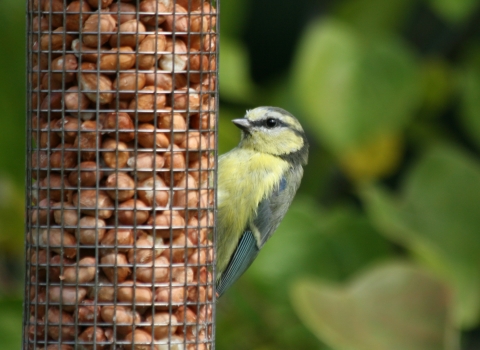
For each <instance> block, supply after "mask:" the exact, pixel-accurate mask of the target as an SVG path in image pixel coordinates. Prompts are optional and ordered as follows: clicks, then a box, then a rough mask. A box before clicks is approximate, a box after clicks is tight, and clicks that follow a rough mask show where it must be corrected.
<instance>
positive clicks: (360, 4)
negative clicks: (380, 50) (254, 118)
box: [337, 0, 415, 34]
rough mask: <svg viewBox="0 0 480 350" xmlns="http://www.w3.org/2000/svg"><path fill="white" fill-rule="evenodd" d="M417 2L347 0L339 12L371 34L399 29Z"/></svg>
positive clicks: (344, 17) (341, 15)
mask: <svg viewBox="0 0 480 350" xmlns="http://www.w3.org/2000/svg"><path fill="white" fill-rule="evenodd" d="M413 4H415V1H414V0H390V1H384V0H347V1H342V2H340V6H339V8H338V11H337V14H338V17H339V18H340V19H342V20H345V21H348V22H349V23H351V24H352V25H354V26H355V27H356V28H358V29H360V30H362V31H364V32H369V33H370V34H376V33H384V32H386V31H394V30H396V29H399V28H400V27H401V25H402V24H403V21H404V20H405V16H407V15H408V13H409V11H410V10H411V8H412V5H413Z"/></svg>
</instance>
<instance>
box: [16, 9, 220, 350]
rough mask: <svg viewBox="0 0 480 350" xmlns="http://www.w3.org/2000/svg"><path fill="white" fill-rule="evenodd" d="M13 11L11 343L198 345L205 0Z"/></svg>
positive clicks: (211, 23)
mask: <svg viewBox="0 0 480 350" xmlns="http://www.w3.org/2000/svg"><path fill="white" fill-rule="evenodd" d="M27 6H28V11H27V41H28V49H27V52H28V53H27V55H28V57H27V71H28V81H27V83H28V84H27V86H28V99H27V100H28V102H27V118H28V122H27V153H28V154H27V194H26V195H27V198H26V199H27V200H26V203H27V204H26V213H27V222H26V279H25V280H26V289H25V304H24V305H25V306H24V307H25V309H24V338H23V348H24V349H156V350H163V349H189V350H190V349H209V348H213V345H214V341H213V339H214V330H215V329H214V312H215V307H214V303H215V296H214V295H213V294H214V293H213V291H214V276H213V275H214V273H213V270H214V269H213V260H214V243H213V240H214V238H213V233H212V232H213V229H214V213H215V211H214V206H215V191H214V181H213V179H214V177H215V172H214V169H215V166H216V149H217V148H216V120H217V111H218V93H217V91H218V88H217V63H218V52H217V44H216V43H217V35H218V34H217V33H218V31H217V28H218V21H217V15H218V12H217V10H216V8H218V6H217V1H209V0H142V1H140V0H133V1H132V0H130V1H129V0H121V1H120V0H82V1H72V0H28V2H27Z"/></svg>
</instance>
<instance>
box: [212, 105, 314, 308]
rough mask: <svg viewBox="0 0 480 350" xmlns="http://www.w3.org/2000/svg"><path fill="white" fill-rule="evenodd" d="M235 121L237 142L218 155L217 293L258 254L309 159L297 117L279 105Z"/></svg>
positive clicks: (285, 208)
mask: <svg viewBox="0 0 480 350" xmlns="http://www.w3.org/2000/svg"><path fill="white" fill-rule="evenodd" d="M232 122H233V123H234V124H235V125H236V126H237V127H238V128H240V130H241V138H240V142H239V144H238V146H237V147H235V148H233V149H232V150H231V151H229V152H227V153H225V154H223V155H221V156H220V157H219V159H218V175H217V178H218V192H217V198H218V202H217V227H216V240H217V242H216V244H217V245H216V246H217V249H216V255H217V260H216V261H217V262H216V295H217V297H218V298H219V297H220V296H222V295H223V294H224V293H225V291H226V290H227V289H228V288H230V287H231V286H232V284H233V283H234V282H235V281H236V280H238V278H239V277H240V276H241V275H242V274H243V273H244V272H245V271H246V270H247V269H248V267H249V266H250V265H251V264H252V263H253V261H254V260H255V258H256V257H257V255H258V253H259V251H260V250H261V249H262V247H263V246H264V245H265V243H266V242H267V240H268V239H269V238H270V237H271V236H272V234H273V233H274V232H275V230H276V229H277V227H278V225H279V224H280V222H281V221H282V219H283V217H284V216H285V213H286V212H287V210H288V208H289V206H290V204H291V202H292V200H293V198H294V196H295V193H296V192H297V189H298V188H299V186H300V182H301V179H302V176H303V166H305V165H307V161H308V148H309V144H308V140H307V137H306V135H305V132H304V130H303V128H302V126H301V124H300V123H299V121H298V120H297V119H296V118H295V117H294V116H293V115H292V114H291V113H289V112H287V111H286V110H284V109H282V108H279V107H257V108H255V109H252V110H249V111H247V112H246V114H245V116H244V117H243V118H239V119H234V120H232Z"/></svg>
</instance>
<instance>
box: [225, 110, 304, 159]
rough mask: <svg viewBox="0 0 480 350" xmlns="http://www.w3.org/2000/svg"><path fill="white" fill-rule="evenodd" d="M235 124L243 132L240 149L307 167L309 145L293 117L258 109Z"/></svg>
mask: <svg viewBox="0 0 480 350" xmlns="http://www.w3.org/2000/svg"><path fill="white" fill-rule="evenodd" d="M232 122H233V123H234V124H235V125H236V126H237V127H239V128H240V129H241V130H242V139H241V141H240V144H239V147H243V148H247V149H253V150H254V151H256V152H261V153H268V154H271V155H274V156H278V157H280V158H284V159H286V160H288V161H290V162H292V163H300V164H302V165H305V164H306V163H307V158H308V141H307V138H306V136H305V132H304V131H303V128H302V126H301V125H300V123H299V122H298V120H297V118H295V117H294V116H293V115H292V114H290V113H289V112H287V111H286V110H284V109H281V108H278V107H258V108H255V109H252V110H250V111H247V113H246V115H245V117H244V118H240V119H234V120H232Z"/></svg>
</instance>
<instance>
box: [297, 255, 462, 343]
mask: <svg viewBox="0 0 480 350" xmlns="http://www.w3.org/2000/svg"><path fill="white" fill-rule="evenodd" d="M291 301H292V303H293V305H294V308H295V310H296V312H297V313H298V315H299V316H300V318H301V319H302V320H303V321H304V322H305V324H306V325H307V326H308V327H309V328H310V330H311V331H312V332H313V333H314V334H315V335H316V336H317V337H318V338H319V339H321V340H323V341H325V342H326V343H327V344H329V345H330V346H332V347H333V348H335V349H336V350H386V349H388V350H405V349H408V350H426V349H439V350H440V349H443V350H456V349H458V348H459V347H458V334H457V333H456V332H455V330H454V327H453V322H452V320H451V317H450V309H451V296H450V293H449V290H448V288H447V286H446V285H445V284H443V283H442V282H440V281H438V280H437V279H436V278H434V277H433V276H432V275H431V274H430V273H428V272H427V271H424V270H422V269H420V268H418V267H415V266H412V265H408V264H405V263H400V262H395V263H393V262H392V263H388V264H383V265H381V266H377V267H376V268H373V269H370V270H367V271H365V272H364V273H362V274H360V275H358V276H357V277H356V278H355V279H354V280H353V281H351V283H349V284H347V285H342V286H335V285H331V284H329V283H325V282H316V281H313V280H310V279H306V278H304V279H300V280H298V281H297V282H296V283H295V284H294V285H293V286H292V288H291Z"/></svg>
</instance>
